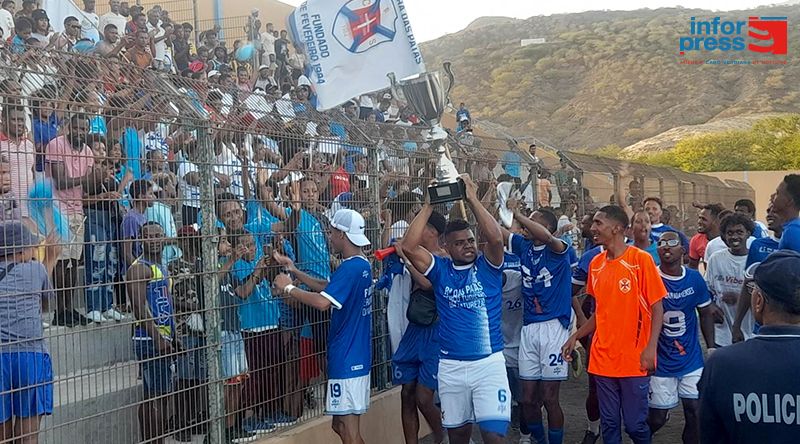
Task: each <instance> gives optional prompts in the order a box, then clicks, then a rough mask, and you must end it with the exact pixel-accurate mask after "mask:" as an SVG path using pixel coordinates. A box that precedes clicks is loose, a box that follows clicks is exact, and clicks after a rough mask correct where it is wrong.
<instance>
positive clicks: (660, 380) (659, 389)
mask: <svg viewBox="0 0 800 444" xmlns="http://www.w3.org/2000/svg"><path fill="white" fill-rule="evenodd" d="M702 374H703V369H702V368H698V369H697V370H695V371H693V372H691V373H687V374H685V375H683V376H682V377H680V378H677V377H669V378H664V377H659V376H651V377H650V408H654V409H665V410H666V409H671V408H674V407H677V406H678V398H679V397H680V398H682V399H699V398H700V394H699V392H698V391H697V383H698V382H699V381H700V376H701V375H702Z"/></svg>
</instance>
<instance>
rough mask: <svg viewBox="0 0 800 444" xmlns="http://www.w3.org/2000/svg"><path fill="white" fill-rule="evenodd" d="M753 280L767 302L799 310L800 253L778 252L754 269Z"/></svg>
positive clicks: (790, 251)
mask: <svg viewBox="0 0 800 444" xmlns="http://www.w3.org/2000/svg"><path fill="white" fill-rule="evenodd" d="M753 279H754V280H755V281H756V285H758V288H760V289H761V291H762V292H763V293H764V294H765V295H766V297H767V300H770V299H773V300H778V301H781V302H783V303H784V304H785V305H787V306H788V307H796V308H798V309H800V253H798V252H796V251H793V250H778V251H776V252H774V253H772V254H770V255H769V256H767V258H766V259H764V261H763V262H761V264H759V265H758V268H756V270H755V273H754V276H753Z"/></svg>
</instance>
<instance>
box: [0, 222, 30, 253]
mask: <svg viewBox="0 0 800 444" xmlns="http://www.w3.org/2000/svg"><path fill="white" fill-rule="evenodd" d="M39 241H40V238H39V236H38V235H36V234H33V233H32V232H31V230H30V229H28V227H27V226H26V225H25V224H23V223H22V222H20V221H16V220H12V221H6V222H2V223H0V255H3V256H10V255H12V254H15V253H19V252H20V251H23V250H25V249H26V248H31V247H35V246H37V245H39Z"/></svg>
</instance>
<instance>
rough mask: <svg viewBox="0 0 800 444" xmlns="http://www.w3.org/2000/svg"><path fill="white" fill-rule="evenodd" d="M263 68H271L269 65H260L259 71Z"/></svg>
mask: <svg viewBox="0 0 800 444" xmlns="http://www.w3.org/2000/svg"><path fill="white" fill-rule="evenodd" d="M262 69H269V66H267V65H261V66H259V67H258V70H259V71H261V70H262Z"/></svg>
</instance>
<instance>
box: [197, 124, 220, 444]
mask: <svg viewBox="0 0 800 444" xmlns="http://www.w3.org/2000/svg"><path fill="white" fill-rule="evenodd" d="M207 124H208V123H207V122H204V124H202V125H200V127H199V128H198V130H197V143H198V151H199V152H200V153H201V156H202V159H201V161H200V164H199V165H198V167H199V170H200V171H199V172H200V195H201V196H202V197H201V200H200V212H201V215H202V218H203V221H204V223H203V226H202V228H201V236H202V237H201V238H202V239H203V242H202V253H203V270H202V273H203V288H204V291H203V301H204V307H205V331H206V368H207V371H208V377H207V381H208V387H207V388H208V418H209V422H210V424H209V426H210V427H209V440H208V442H209V444H220V443H222V442H223V437H222V431H223V422H224V421H225V413H226V412H225V405H224V401H223V394H222V379H221V377H220V373H221V372H220V354H221V344H220V315H219V298H218V297H217V295H218V294H219V277H218V276H217V271H218V268H219V255H218V253H217V243H218V242H219V240H218V235H219V233H218V232H217V228H216V224H215V223H214V221H216V220H217V216H216V214H215V211H214V165H213V163H214V149H213V147H212V146H211V145H212V144H211V138H210V136H209V134H208V127H207ZM207 240H211V242H208V241H207Z"/></svg>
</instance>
